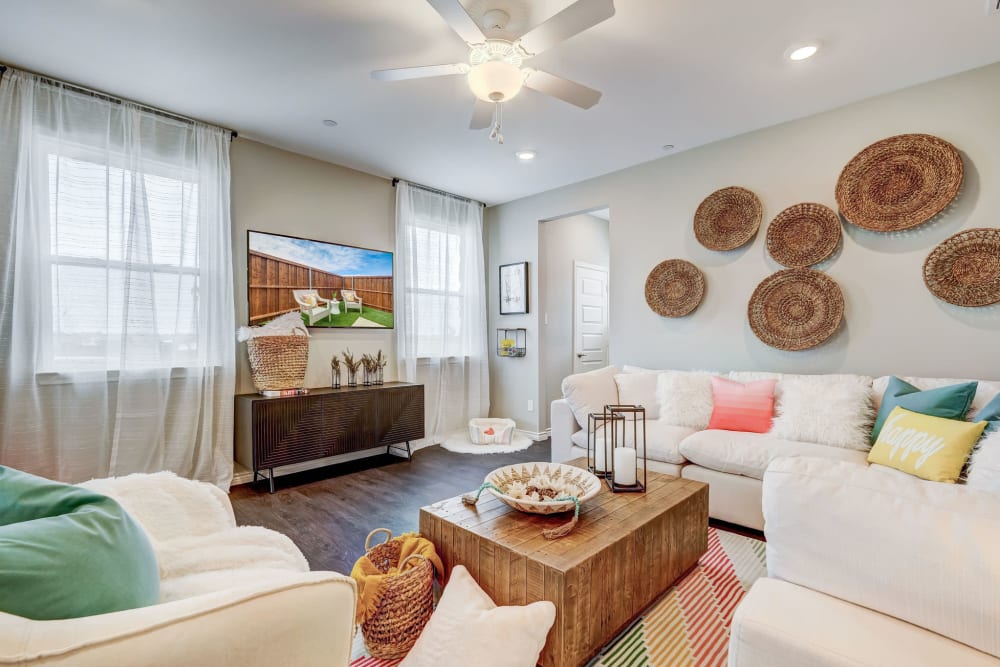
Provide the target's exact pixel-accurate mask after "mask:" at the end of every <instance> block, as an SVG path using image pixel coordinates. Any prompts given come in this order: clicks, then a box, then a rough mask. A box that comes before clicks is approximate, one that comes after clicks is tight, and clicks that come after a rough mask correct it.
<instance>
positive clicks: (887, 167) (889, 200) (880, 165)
mask: <svg viewBox="0 0 1000 667" xmlns="http://www.w3.org/2000/svg"><path fill="white" fill-rule="evenodd" d="M964 173H965V172H964V167H963V165H962V156H961V155H959V153H958V150H957V149H956V148H955V147H954V146H952V145H951V144H950V143H948V142H947V141H945V140H944V139H939V138H938V137H934V136H931V135H929V134H900V135H898V136H895V137H889V138H888V139H883V140H882V141H878V142H876V143H874V144H872V145H871V146H869V147H868V148H866V149H864V150H863V151H861V152H860V153H858V154H857V155H855V156H854V158H853V159H852V160H851V161H850V162H848V163H847V166H846V167H844V170H843V171H842V172H841V174H840V179H839V180H838V181H837V206H839V207H840V212H841V214H842V215H843V216H844V217H845V218H846V219H847V221H848V222H850V223H851V224H854V225H857V226H858V227H861V228H863V229H868V230H870V231H874V232H895V231H900V230H903V229H909V228H911V227H915V226H917V225H919V224H922V223H924V222H927V221H928V220H930V219H931V218H933V217H934V216H935V215H937V214H938V213H940V212H941V211H943V210H944V209H945V207H946V206H948V204H949V203H951V201H952V200H953V199H954V198H955V196H956V195H957V194H958V191H959V188H961V186H962V178H963V176H964Z"/></svg>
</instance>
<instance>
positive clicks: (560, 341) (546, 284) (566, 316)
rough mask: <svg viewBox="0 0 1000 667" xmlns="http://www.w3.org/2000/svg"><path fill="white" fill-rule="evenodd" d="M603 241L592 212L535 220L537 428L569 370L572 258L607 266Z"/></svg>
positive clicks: (603, 228) (604, 224)
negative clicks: (536, 221) (536, 224)
mask: <svg viewBox="0 0 1000 667" xmlns="http://www.w3.org/2000/svg"><path fill="white" fill-rule="evenodd" d="M609 242H610V239H609V236H608V221H607V220H602V219H601V218H596V217H594V216H592V215H573V216H570V217H568V218H558V219H556V220H549V221H547V222H543V223H541V224H540V225H539V226H538V291H539V297H540V298H539V300H538V312H539V322H540V328H541V331H542V335H541V340H540V345H541V347H540V348H539V349H538V355H539V363H540V364H541V371H540V382H541V386H540V389H539V391H540V395H541V397H542V398H541V402H540V403H539V408H540V409H539V415H538V416H539V419H540V423H539V425H540V430H542V431H544V430H545V429H547V428H549V411H548V410H547V409H546V406H548V404H549V403H551V402H552V401H554V400H555V399H557V398H559V397H560V396H561V395H562V391H561V388H560V385H561V384H562V379H563V378H564V377H566V376H567V375H570V374H572V372H573V264H574V262H587V263H588V264H596V265H598V266H607V265H608V261H609V259H610V248H609ZM546 315H548V323H546V317H545V316H546ZM530 352H531V351H530V350H529V354H530ZM499 361H500V362H502V361H503V360H499ZM498 363H499V362H498Z"/></svg>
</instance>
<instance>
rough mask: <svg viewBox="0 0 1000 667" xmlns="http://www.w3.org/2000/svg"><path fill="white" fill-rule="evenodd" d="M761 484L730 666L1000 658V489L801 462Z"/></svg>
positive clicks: (787, 461)
mask: <svg viewBox="0 0 1000 667" xmlns="http://www.w3.org/2000/svg"><path fill="white" fill-rule="evenodd" d="M970 485H971V481H970ZM763 489H764V496H763V506H764V518H765V521H766V523H767V528H766V531H765V533H766V536H767V570H768V577H767V578H765V579H760V580H758V581H757V582H756V583H755V584H754V585H753V587H752V588H751V590H750V592H749V593H748V594H747V597H746V598H745V599H744V600H743V602H742V603H741V604H740V606H739V607H738V608H737V610H736V614H735V617H734V619H733V624H732V634H731V640H730V645H729V665H730V667H800V666H801V665H810V666H811V667H848V666H850V667H859V666H868V665H871V666H875V665H878V666H880V667H923V666H927V667H939V666H941V667H944V666H949V667H950V666H952V665H955V666H958V665H961V666H962V667H987V666H988V667H998V666H1000V494H997V493H996V492H995V491H986V490H982V489H978V488H973V487H972V486H965V485H961V484H941V483H938V482H927V481H924V480H921V479H918V478H916V477H911V476H909V475H907V474H905V473H902V472H899V471H896V470H893V469H890V468H885V467H882V466H858V465H853V464H850V463H846V462H841V461H831V460H829V459H814V458H807V457H802V458H784V459H780V460H778V461H775V462H774V463H773V464H772V465H771V466H770V467H769V468H768V470H767V473H766V474H765V475H764V483H763Z"/></svg>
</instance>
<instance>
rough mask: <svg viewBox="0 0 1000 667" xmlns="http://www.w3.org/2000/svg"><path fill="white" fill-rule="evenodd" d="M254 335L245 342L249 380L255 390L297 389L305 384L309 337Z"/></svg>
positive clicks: (297, 334)
mask: <svg viewBox="0 0 1000 667" xmlns="http://www.w3.org/2000/svg"><path fill="white" fill-rule="evenodd" d="M296 331H297V332H298V331H301V332H302V333H301V334H299V333H296V334H295V335H292V336H257V337H256V338H251V339H250V340H248V341H247V356H248V357H249V358H250V378H251V379H252V380H253V386H254V387H256V388H257V391H268V390H277V389H297V388H299V387H302V386H304V385H305V382H306V366H308V365H309V337H308V336H307V335H306V332H305V331H304V330H303V329H296Z"/></svg>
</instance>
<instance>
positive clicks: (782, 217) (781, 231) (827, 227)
mask: <svg viewBox="0 0 1000 667" xmlns="http://www.w3.org/2000/svg"><path fill="white" fill-rule="evenodd" d="M840 234H841V230H840V218H839V217H837V214H836V213H834V212H833V209H831V208H829V207H828V206H823V205H822V204H812V203H806V204H796V205H795V206H789V207H788V208H786V209H785V210H784V211H782V212H781V213H779V214H778V216H777V217H776V218H775V219H774V220H772V221H771V224H770V225H768V226H767V251H768V253H770V255H771V257H773V258H774V261H776V262H778V263H779V264H782V265H784V266H787V267H790V268H793V269H797V268H801V267H806V266H812V265H813V264H816V263H818V262H822V261H823V260H824V259H826V258H827V257H829V256H830V255H832V254H833V251H834V250H836V249H837V245H838V244H839V243H840Z"/></svg>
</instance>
